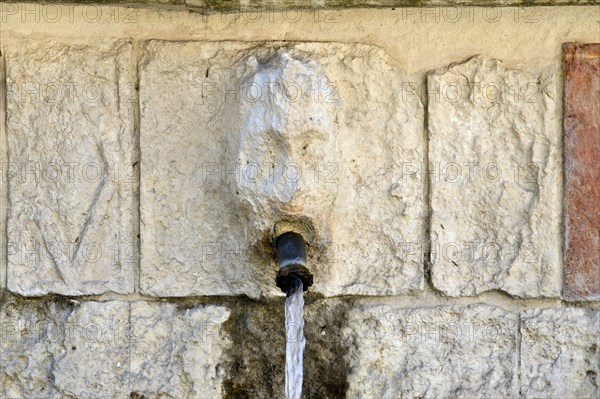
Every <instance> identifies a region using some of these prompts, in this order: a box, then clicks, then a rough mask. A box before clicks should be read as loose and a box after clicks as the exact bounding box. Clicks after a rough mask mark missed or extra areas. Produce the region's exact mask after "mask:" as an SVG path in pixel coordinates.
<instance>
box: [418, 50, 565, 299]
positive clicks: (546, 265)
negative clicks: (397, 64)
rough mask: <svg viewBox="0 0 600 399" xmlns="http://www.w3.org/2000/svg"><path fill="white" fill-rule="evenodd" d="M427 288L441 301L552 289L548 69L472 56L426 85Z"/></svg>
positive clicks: (552, 135) (554, 166)
mask: <svg viewBox="0 0 600 399" xmlns="http://www.w3.org/2000/svg"><path fill="white" fill-rule="evenodd" d="M428 90H429V106H428V107H429V110H428V112H429V128H430V140H429V147H430V149H429V165H430V181H431V240H432V279H433V283H434V285H435V287H436V288H437V289H439V290H441V291H442V292H444V293H445V294H447V295H451V296H459V295H477V294H478V293H480V292H483V291H487V290H494V289H498V290H503V291H505V292H507V293H509V294H511V295H515V296H520V297H539V296H542V297H554V296H557V295H559V294H560V290H561V284H562V282H561V279H562V278H561V251H560V247H561V246H560V220H561V205H560V189H561V186H562V184H561V182H562V177H561V162H560V159H561V158H560V156H561V146H560V129H559V126H558V118H557V114H556V113H557V110H556V101H557V100H556V99H557V95H556V89H555V78H554V70H553V69H552V68H546V69H544V70H543V71H542V72H541V73H540V75H539V76H534V75H531V74H529V73H526V72H523V71H519V70H513V69H508V68H505V67H504V66H503V64H502V62H500V61H498V60H495V59H489V58H486V57H482V56H478V57H474V58H472V59H470V60H469V61H467V62H465V63H463V64H457V65H452V66H450V67H449V68H447V69H443V70H439V71H435V72H433V73H431V74H430V75H429V77H428Z"/></svg>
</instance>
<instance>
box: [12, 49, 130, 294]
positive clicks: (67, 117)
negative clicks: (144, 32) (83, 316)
mask: <svg viewBox="0 0 600 399" xmlns="http://www.w3.org/2000/svg"><path fill="white" fill-rule="evenodd" d="M130 49H131V46H130V44H128V43H126V42H110V43H99V44H97V45H81V46H77V45H65V44H61V43H58V42H37V43H32V42H26V43H23V44H22V46H19V47H14V46H13V47H11V48H10V49H9V50H8V51H7V53H6V68H7V71H6V72H7V80H8V83H7V92H8V93H7V113H8V118H7V132H8V133H7V134H8V156H9V165H8V176H9V179H8V191H9V208H8V229H7V230H8V288H9V289H10V290H12V291H14V292H17V293H19V294H23V295H42V294H46V293H60V294H66V295H79V294H99V293H103V292H108V291H115V292H120V293H126V292H131V291H133V275H134V274H133V266H134V264H135V263H134V262H135V261H136V259H135V256H134V254H133V252H132V251H133V249H134V248H135V247H136V245H135V244H134V231H133V226H132V222H131V219H132V207H133V198H132V192H133V186H134V184H136V183H135V181H134V180H135V179H134V178H133V176H134V174H133V171H132V162H131V159H132V154H133V148H132V146H133V144H132V143H133V134H132V123H131V117H132V107H131V106H132V100H133V97H132V96H131V92H132V89H133V86H132V85H131V83H130V81H129V78H128V76H129V62H130Z"/></svg>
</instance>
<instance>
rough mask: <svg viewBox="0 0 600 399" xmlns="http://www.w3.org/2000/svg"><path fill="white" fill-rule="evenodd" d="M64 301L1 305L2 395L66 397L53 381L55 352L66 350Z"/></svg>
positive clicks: (10, 396) (67, 307)
mask: <svg viewBox="0 0 600 399" xmlns="http://www.w3.org/2000/svg"><path fill="white" fill-rule="evenodd" d="M69 312H70V308H69V306H68V305H65V304H63V303H40V302H37V303H36V302H33V301H17V302H9V303H3V304H2V305H1V306H0V326H1V329H0V359H1V361H0V397H2V398H63V397H64V395H63V394H62V393H61V392H60V391H59V390H58V389H57V388H56V386H55V385H54V384H53V383H52V368H53V367H54V361H53V354H61V353H64V347H63V341H64V333H65V329H64V321H65V319H66V317H67V315H68V314H69Z"/></svg>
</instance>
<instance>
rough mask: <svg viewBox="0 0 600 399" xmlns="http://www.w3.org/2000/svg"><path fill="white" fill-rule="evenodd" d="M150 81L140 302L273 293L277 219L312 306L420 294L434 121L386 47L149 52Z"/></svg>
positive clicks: (146, 71)
mask: <svg viewBox="0 0 600 399" xmlns="http://www.w3.org/2000/svg"><path fill="white" fill-rule="evenodd" d="M140 80H141V85H140V107H141V108H140V113H141V150H142V161H141V162H142V170H141V175H142V180H141V219H142V223H141V235H142V245H141V247H142V262H141V289H142V291H143V292H145V293H147V294H150V295H168V296H184V295H240V294H243V295H248V296H250V297H259V296H263V295H267V296H270V295H274V294H277V289H276V287H275V284H274V277H275V273H276V265H275V263H274V261H273V256H272V254H271V253H270V251H271V248H270V246H271V243H270V239H271V237H270V235H271V232H272V229H273V226H272V225H273V224H274V223H275V222H276V221H277V220H278V219H279V218H283V219H302V220H303V221H306V222H307V223H308V224H310V225H312V227H314V232H315V238H314V241H313V242H311V243H310V246H309V248H308V256H309V264H310V268H311V269H312V270H313V272H314V274H315V285H314V286H313V288H311V289H313V290H314V291H316V292H320V293H322V294H324V295H326V296H333V295H341V294H357V295H388V294H398V293H403V292H407V291H411V290H419V289H421V288H422V285H423V273H422V251H423V249H422V248H421V247H420V244H421V242H422V231H423V181H422V179H421V176H419V175H418V174H417V173H414V170H415V167H418V166H419V165H420V164H421V162H422V156H423V145H424V144H423V143H424V140H423V130H422V125H423V123H422V118H423V110H422V106H421V104H420V101H419V99H418V98H417V97H416V96H406V95H403V91H402V90H401V89H402V86H403V84H404V83H405V81H404V79H403V77H402V74H401V72H400V71H399V68H398V67H397V65H396V63H395V61H394V60H392V59H390V58H389V57H388V56H387V55H386V54H385V53H384V52H383V51H382V50H381V49H379V48H377V47H373V46H367V45H352V44H335V43H269V44H264V43H237V42H215V43H191V42H190V43H177V42H160V41H152V42H149V43H148V44H147V45H146V48H145V55H144V59H143V60H142V62H141V64H140ZM407 165H409V166H410V168H408V170H411V173H405V171H406V170H407V168H406V166H407Z"/></svg>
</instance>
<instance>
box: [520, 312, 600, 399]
mask: <svg viewBox="0 0 600 399" xmlns="http://www.w3.org/2000/svg"><path fill="white" fill-rule="evenodd" d="M521 336H522V338H521V391H522V393H523V397H524V398H590V399H591V398H597V397H599V396H600V388H599V387H600V311H598V310H591V309H577V308H564V309H546V310H542V311H539V310H535V311H528V312H525V314H524V315H523V317H522V322H521Z"/></svg>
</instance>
